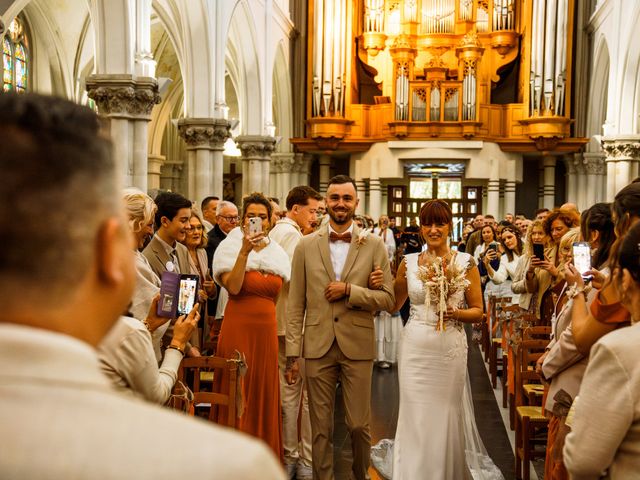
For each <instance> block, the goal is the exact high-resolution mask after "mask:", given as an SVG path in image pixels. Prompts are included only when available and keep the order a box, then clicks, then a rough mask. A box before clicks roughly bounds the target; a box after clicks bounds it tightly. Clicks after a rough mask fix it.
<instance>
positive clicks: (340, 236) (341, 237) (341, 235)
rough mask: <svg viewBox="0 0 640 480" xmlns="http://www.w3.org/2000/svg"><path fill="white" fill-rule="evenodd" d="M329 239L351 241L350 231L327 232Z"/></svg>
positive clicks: (332, 240)
mask: <svg viewBox="0 0 640 480" xmlns="http://www.w3.org/2000/svg"><path fill="white" fill-rule="evenodd" d="M329 241H331V242H347V243H351V233H350V232H346V233H336V232H331V233H329Z"/></svg>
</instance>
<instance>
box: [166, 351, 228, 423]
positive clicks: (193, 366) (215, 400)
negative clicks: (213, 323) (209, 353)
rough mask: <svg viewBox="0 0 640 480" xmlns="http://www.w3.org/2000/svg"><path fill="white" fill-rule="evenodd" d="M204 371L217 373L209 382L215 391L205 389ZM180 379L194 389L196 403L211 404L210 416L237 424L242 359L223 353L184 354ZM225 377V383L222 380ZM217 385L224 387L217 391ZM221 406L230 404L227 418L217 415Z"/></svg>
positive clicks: (217, 420) (201, 404)
mask: <svg viewBox="0 0 640 480" xmlns="http://www.w3.org/2000/svg"><path fill="white" fill-rule="evenodd" d="M204 372H211V373H213V378H211V379H208V380H207V381H206V382H204V383H206V385H207V387H209V386H210V388H211V391H207V390H203V389H202V387H203V379H202V378H201V374H202V373H204ZM223 372H224V373H225V374H223ZM178 379H179V380H181V381H182V382H183V383H185V384H186V385H188V386H189V388H191V390H192V391H193V397H194V398H193V403H194V405H195V406H196V407H198V406H199V405H200V406H205V407H206V406H209V414H208V418H209V420H210V421H212V422H215V423H221V424H224V425H228V426H230V427H233V428H235V427H236V426H237V415H236V393H237V389H238V363H237V362H236V361H235V360H231V359H228V358H222V357H196V358H183V359H182V363H181V364H180V370H179V372H178ZM222 381H224V382H225V384H224V385H223V384H222ZM214 388H215V389H216V390H220V391H217V392H216V391H213V390H214ZM222 392H228V393H222ZM217 406H224V407H226V408H227V413H228V415H227V419H226V421H224V420H220V418H218V415H217V410H218V409H217V408H216V407H217Z"/></svg>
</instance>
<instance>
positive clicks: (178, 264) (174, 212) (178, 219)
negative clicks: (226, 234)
mask: <svg viewBox="0 0 640 480" xmlns="http://www.w3.org/2000/svg"><path fill="white" fill-rule="evenodd" d="M155 202H156V206H157V207H158V210H156V217H155V228H156V233H155V235H154V236H153V238H152V239H151V241H150V242H149V244H148V245H147V246H146V247H145V248H144V250H142V255H144V256H145V257H146V258H147V260H148V261H149V265H150V266H151V269H152V270H153V271H154V272H155V274H156V275H158V277H159V278H162V274H163V273H164V272H166V271H167V270H168V271H170V272H175V273H190V272H191V267H190V266H189V250H187V247H185V246H184V245H183V244H182V243H180V242H182V241H183V240H184V239H185V237H186V235H187V232H186V231H187V230H188V229H189V228H191V224H190V223H189V219H190V218H191V201H190V200H188V199H186V198H185V197H183V196H182V195H180V194H179V193H173V192H161V193H159V194H158V196H157V197H156V198H155ZM172 336H173V326H169V329H168V330H167V333H166V334H165V336H164V338H163V346H162V348H163V349H164V348H165V347H166V345H168V344H169V342H171V337H172ZM186 355H187V356H189V357H199V356H200V339H199V334H198V330H197V329H196V330H194V331H193V334H192V335H191V341H190V343H188V344H187V348H186Z"/></svg>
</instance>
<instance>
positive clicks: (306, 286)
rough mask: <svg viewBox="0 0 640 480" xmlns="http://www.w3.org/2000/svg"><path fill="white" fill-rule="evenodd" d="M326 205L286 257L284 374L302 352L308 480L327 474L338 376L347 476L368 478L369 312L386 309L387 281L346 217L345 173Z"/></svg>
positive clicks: (383, 261) (351, 186)
mask: <svg viewBox="0 0 640 480" xmlns="http://www.w3.org/2000/svg"><path fill="white" fill-rule="evenodd" d="M326 203H327V211H328V213H329V224H328V225H327V226H322V227H320V229H319V230H318V231H317V232H315V233H313V234H311V235H308V236H306V237H304V238H302V239H301V240H300V241H299V243H298V246H297V247H296V250H295V253H294V255H293V262H292V265H291V283H290V286H289V297H288V301H289V305H288V308H287V328H286V337H287V345H286V350H287V367H286V376H287V381H288V382H289V383H293V381H295V377H296V367H295V366H296V362H297V359H298V358H299V357H300V356H303V357H304V359H305V373H306V380H307V391H308V392H309V413H310V416H311V429H312V435H313V448H312V457H313V478H314V479H316V480H328V479H333V478H334V469H333V438H332V433H333V423H334V407H335V394H336V384H337V382H338V380H340V381H341V385H342V391H343V403H344V408H345V412H346V422H347V428H348V430H349V432H350V434H351V448H352V451H353V466H352V476H353V478H355V479H357V480H363V479H365V478H369V475H368V473H367V470H368V468H369V463H370V459H369V455H370V450H371V434H370V431H369V423H370V412H371V409H370V407H371V405H370V404H371V374H372V369H373V359H374V357H375V355H376V348H375V335H374V330H373V314H374V313H375V312H376V311H379V310H387V311H390V310H392V309H393V308H394V303H395V302H394V295H393V278H392V277H391V270H390V268H389V259H388V256H387V249H386V248H385V246H384V244H383V243H382V239H381V238H380V237H378V236H376V235H372V234H368V233H367V232H364V231H361V230H360V229H359V228H357V227H356V226H355V224H354V222H353V216H354V214H355V209H356V207H357V205H358V197H357V193H356V186H355V182H354V181H353V180H352V179H351V178H349V177H347V176H346V175H338V176H336V177H333V178H332V179H331V180H329V185H328V187H327V196H326ZM376 267H377V268H381V270H382V272H383V278H384V282H383V285H382V286H381V288H380V289H379V290H371V289H369V287H368V284H369V274H370V273H371V272H372V271H373V270H374V268H376ZM303 324H304V329H305V331H304V336H303V334H302V327H303ZM303 346H304V348H303Z"/></svg>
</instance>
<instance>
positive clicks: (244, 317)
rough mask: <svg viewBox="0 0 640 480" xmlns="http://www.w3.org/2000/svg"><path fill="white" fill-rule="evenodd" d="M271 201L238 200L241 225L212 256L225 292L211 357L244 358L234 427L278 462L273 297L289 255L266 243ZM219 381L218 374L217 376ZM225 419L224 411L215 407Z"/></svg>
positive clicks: (288, 265)
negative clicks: (264, 445)
mask: <svg viewBox="0 0 640 480" xmlns="http://www.w3.org/2000/svg"><path fill="white" fill-rule="evenodd" d="M272 208H273V207H272V205H271V202H269V200H268V199H267V198H266V197H265V196H264V195H262V194H261V193H252V194H251V195H248V196H247V197H245V198H244V200H243V208H242V212H243V216H242V221H241V225H242V227H238V228H235V229H233V230H232V231H231V232H229V234H228V236H227V238H226V239H224V240H223V241H222V242H221V243H220V245H219V246H218V248H217V249H216V252H215V254H214V256H213V266H212V269H213V277H214V279H215V281H216V282H217V283H219V284H220V285H221V286H223V287H224V288H226V289H227V291H228V292H229V302H228V303H227V306H226V309H225V313H224V319H225V320H224V322H223V323H222V329H221V330H220V337H219V340H218V350H217V355H218V356H221V357H225V358H235V357H236V352H240V353H241V354H242V355H244V356H245V358H246V363H247V367H248V369H247V373H246V376H245V378H244V387H243V388H242V395H243V399H244V413H243V414H241V416H240V420H239V425H238V428H239V429H240V430H241V431H243V432H245V433H248V434H249V435H253V436H255V437H258V438H261V439H262V440H264V441H265V442H266V443H267V444H268V445H269V447H270V448H271V449H272V450H273V452H274V453H275V454H276V455H277V456H278V458H280V459H281V460H283V446H282V436H281V435H282V434H281V432H282V414H281V409H280V388H279V385H280V378H279V372H278V334H277V324H276V299H277V297H278V294H279V293H280V289H281V288H282V285H283V282H285V281H288V280H289V276H290V273H291V263H290V261H289V256H288V255H287V254H286V253H285V251H284V250H283V249H282V247H280V246H279V245H278V244H277V243H276V242H271V241H269V238H268V237H267V233H268V231H269V229H270V227H271V215H272ZM218 381H219V382H220V383H224V375H223V378H222V379H219V380H218ZM220 410H221V411H220V413H219V414H220V415H222V416H223V417H225V418H226V414H227V412H226V409H224V408H221V409H220Z"/></svg>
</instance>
